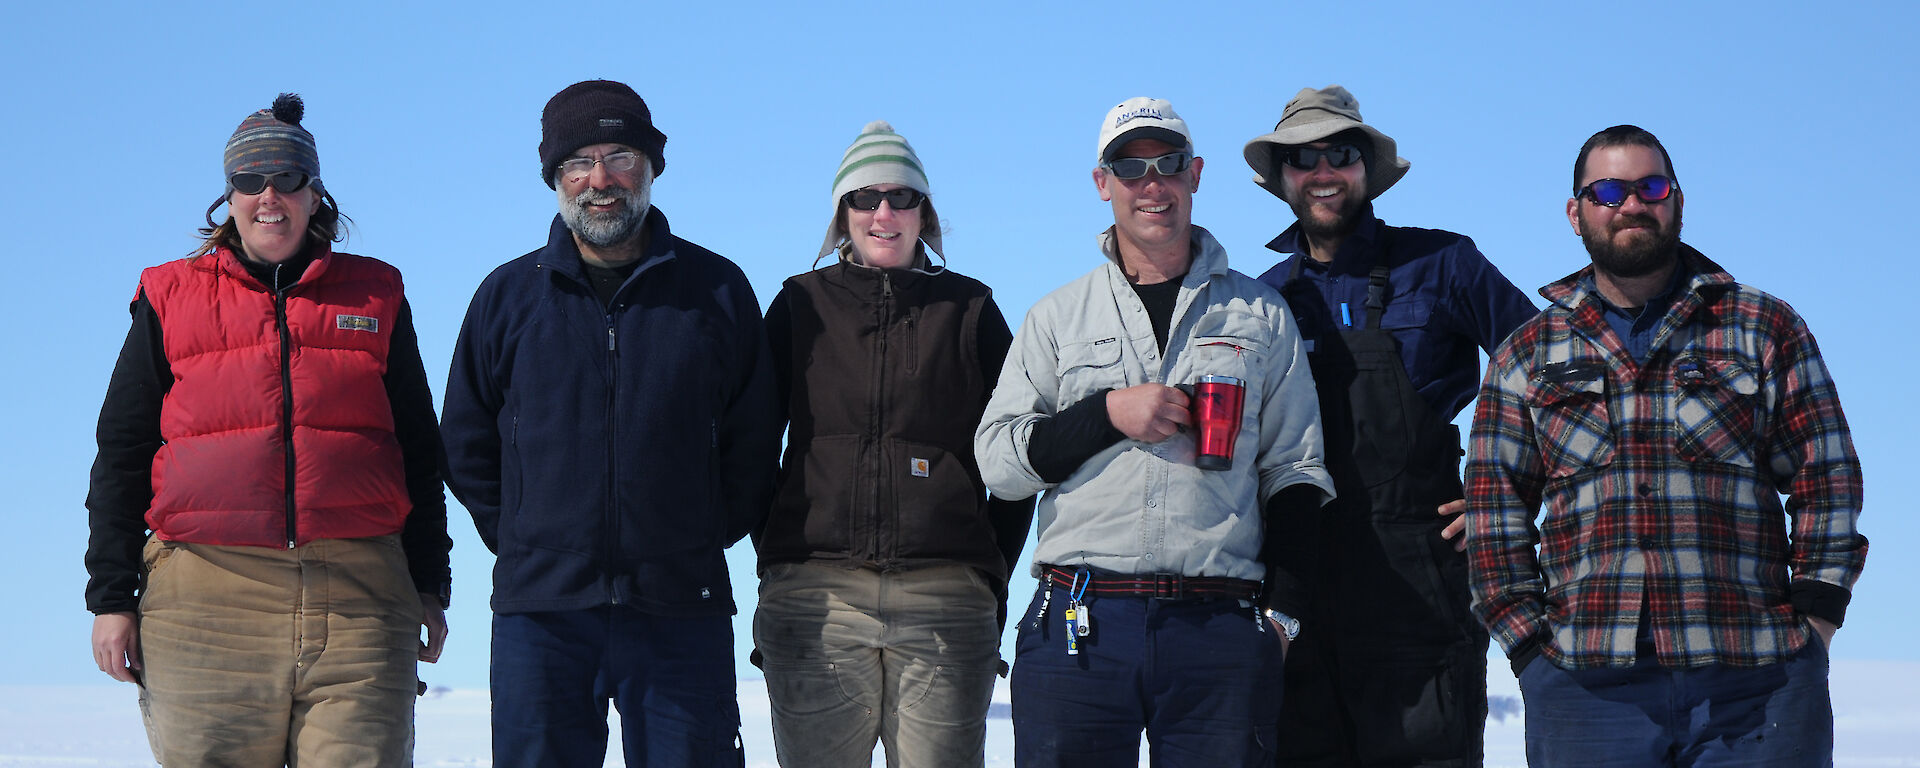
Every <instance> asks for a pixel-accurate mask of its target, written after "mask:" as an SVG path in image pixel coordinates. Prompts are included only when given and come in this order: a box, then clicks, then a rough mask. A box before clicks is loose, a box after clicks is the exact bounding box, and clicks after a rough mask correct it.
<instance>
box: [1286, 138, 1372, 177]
mask: <svg viewBox="0 0 1920 768" xmlns="http://www.w3.org/2000/svg"><path fill="white" fill-rule="evenodd" d="M1323 157H1324V158H1326V159H1327V167H1329V168H1345V167H1347V166H1349V165H1353V164H1354V163H1357V162H1360V157H1361V156H1360V148H1359V147H1356V146H1354V145H1352V144H1335V145H1333V146H1331V147H1327V148H1326V149H1314V148H1313V147H1285V148H1282V149H1281V150H1280V162H1283V163H1286V164H1287V165H1290V166H1293V167H1294V168H1297V169H1299V170H1302V171H1311V170H1313V169H1314V168H1315V167H1316V166H1318V165H1320V158H1323Z"/></svg>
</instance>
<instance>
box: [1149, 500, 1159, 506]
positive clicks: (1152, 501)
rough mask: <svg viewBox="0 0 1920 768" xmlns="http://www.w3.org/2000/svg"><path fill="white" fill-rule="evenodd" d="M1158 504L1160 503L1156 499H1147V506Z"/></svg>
mask: <svg viewBox="0 0 1920 768" xmlns="http://www.w3.org/2000/svg"><path fill="white" fill-rule="evenodd" d="M1159 504H1160V502H1157V501H1154V500H1153V499H1147V506H1148V507H1154V506H1158V505H1159Z"/></svg>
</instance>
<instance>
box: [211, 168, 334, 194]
mask: <svg viewBox="0 0 1920 768" xmlns="http://www.w3.org/2000/svg"><path fill="white" fill-rule="evenodd" d="M312 182H313V179H312V178H311V177H309V176H307V175H306V174H304V173H301V172H299V171H281V172H279V173H276V174H273V175H271V176H269V175H267V174H264V173H248V172H245V171H242V172H240V173H236V174H234V175H232V176H228V177H227V183H228V184H231V185H233V191H235V192H239V193H240V194H243V195H257V194H260V193H261V192H265V191H267V185H268V184H272V185H273V189H274V191H276V192H279V193H280V194H283V195H291V194H293V193H295V192H298V191H300V190H302V189H304V188H306V186H307V185H308V184H310V183H312Z"/></svg>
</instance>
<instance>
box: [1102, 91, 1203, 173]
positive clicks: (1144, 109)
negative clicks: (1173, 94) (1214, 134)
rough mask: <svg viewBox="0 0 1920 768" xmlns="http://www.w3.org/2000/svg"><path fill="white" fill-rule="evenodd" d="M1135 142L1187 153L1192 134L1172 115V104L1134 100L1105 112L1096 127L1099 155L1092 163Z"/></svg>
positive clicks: (1106, 159)
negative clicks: (1159, 143)
mask: <svg viewBox="0 0 1920 768" xmlns="http://www.w3.org/2000/svg"><path fill="white" fill-rule="evenodd" d="M1136 139H1154V140H1157V141H1163V142H1166V143H1168V144H1172V145H1173V146H1176V147H1180V148H1181V149H1185V150H1188V151H1192V149H1193V134H1190V133H1188V132H1187V121H1185V120H1182V119H1180V115H1179V113H1176V112H1174V111H1173V104H1172V103H1170V102H1168V101H1167V100H1166V99H1154V98H1148V97H1146V96H1135V97H1133V98H1131V99H1127V100H1126V101H1123V102H1120V104H1119V105H1118V106H1115V107H1114V108H1113V109H1111V110H1108V111H1107V119H1106V120H1105V121H1103V122H1101V123H1100V145H1099V147H1098V150H1099V152H1098V154H1097V155H1096V156H1095V157H1094V163H1095V164H1096V165H1098V164H1102V163H1105V162H1107V161H1108V160H1111V159H1113V157H1112V155H1113V153H1114V152H1115V151H1118V150H1119V149H1120V148H1121V147H1123V146H1126V144H1127V142H1129V141H1133V140H1136Z"/></svg>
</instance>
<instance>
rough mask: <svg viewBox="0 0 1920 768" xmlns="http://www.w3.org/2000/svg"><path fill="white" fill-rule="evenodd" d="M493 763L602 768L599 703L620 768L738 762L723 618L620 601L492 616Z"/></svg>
mask: <svg viewBox="0 0 1920 768" xmlns="http://www.w3.org/2000/svg"><path fill="white" fill-rule="evenodd" d="M492 691H493V764H494V765H496V766H503V767H504V766H600V765H603V764H604V763H605V762H606V755H607V703H608V702H609V701H611V702H613V705H614V706H615V707H617V708H618V709H619V711H620V733H621V737H622V741H623V742H624V743H623V745H622V746H623V748H624V755H625V758H626V764H627V765H629V766H643V765H670V766H739V765H741V764H743V763H744V762H745V756H744V754H743V753H742V751H741V745H740V706H739V703H738V701H737V694H738V686H737V684H736V683H735V682H734V676H733V623H732V617H730V616H697V617H668V616H652V615H648V614H645V613H641V612H640V611H637V610H634V609H632V608H628V607H624V606H600V607H597V608H589V609H586V610H580V611H556V612H548V613H509V614H495V615H494V617H493V665H492Z"/></svg>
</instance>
